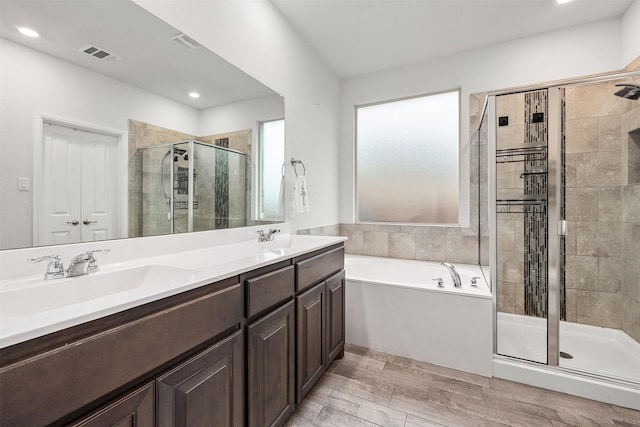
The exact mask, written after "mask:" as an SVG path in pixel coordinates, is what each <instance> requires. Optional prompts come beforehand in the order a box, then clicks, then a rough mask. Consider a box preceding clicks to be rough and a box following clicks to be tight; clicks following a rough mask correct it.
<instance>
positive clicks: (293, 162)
mask: <svg viewBox="0 0 640 427" xmlns="http://www.w3.org/2000/svg"><path fill="white" fill-rule="evenodd" d="M298 165H301V166H302V175H299V174H298ZM291 166H293V171H294V172H295V173H296V177H300V176H305V175H306V174H307V168H305V167H304V163H302V160H296V159H294V158H293V157H292V158H291Z"/></svg>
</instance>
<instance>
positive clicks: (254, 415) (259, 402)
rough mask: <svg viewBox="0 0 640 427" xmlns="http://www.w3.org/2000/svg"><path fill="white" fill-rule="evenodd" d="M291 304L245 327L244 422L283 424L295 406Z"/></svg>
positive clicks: (253, 425) (252, 425)
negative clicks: (245, 387)
mask: <svg viewBox="0 0 640 427" xmlns="http://www.w3.org/2000/svg"><path fill="white" fill-rule="evenodd" d="M294 334H295V318H294V304H293V301H289V302H288V303H286V304H285V305H283V306H282V307H280V308H278V309H276V310H274V311H272V312H271V313H269V314H267V315H266V316H264V317H262V318H260V319H258V320H256V321H255V322H253V323H251V324H250V325H249V326H248V327H247V418H248V419H247V425H248V426H250V427H257V426H277V425H282V424H284V422H285V421H286V419H287V418H288V417H289V415H291V413H292V412H293V410H294V409H295V395H294V378H295V377H294V375H295V373H294V372H295V371H294V366H295V353H294V340H295V338H294Z"/></svg>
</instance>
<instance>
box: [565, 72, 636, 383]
mask: <svg viewBox="0 0 640 427" xmlns="http://www.w3.org/2000/svg"><path fill="white" fill-rule="evenodd" d="M636 79H637V77H636ZM629 81H630V79H629V78H625V79H619V80H611V81H601V82H594V83H587V84H580V85H573V86H568V87H566V88H565V89H564V91H565V108H564V114H565V120H564V123H565V126H564V139H565V143H564V147H563V148H564V150H563V156H564V167H563V169H562V170H563V176H564V179H565V188H564V204H565V207H566V209H565V212H564V214H565V219H566V221H567V235H566V245H565V247H564V248H563V249H564V251H563V253H562V254H561V256H562V257H563V258H564V260H565V263H566V288H567V289H566V317H563V320H566V321H563V322H560V352H561V353H560V366H561V367H566V368H571V369H579V370H581V371H588V372H590V373H597V374H604V375H606V376H608V377H614V378H619V379H625V380H632V381H635V382H636V383H638V384H640V344H639V343H638V341H639V340H640V322H639V319H640V281H639V280H638V279H639V278H640V243H638V242H640V214H638V212H639V211H640V174H638V171H639V170H640V166H639V165H640V161H639V160H640V156H638V153H640V101H637V100H632V99H624V98H621V97H619V96H614V93H615V92H616V91H618V90H619V89H620V88H619V87H617V86H616V84H623V83H629ZM613 361H615V362H613Z"/></svg>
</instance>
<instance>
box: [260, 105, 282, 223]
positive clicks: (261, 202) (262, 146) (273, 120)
mask: <svg viewBox="0 0 640 427" xmlns="http://www.w3.org/2000/svg"><path fill="white" fill-rule="evenodd" d="M280 121H281V122H282V123H283V145H286V129H284V126H285V118H284V117H282V118H277V119H270V120H262V121H259V122H258V147H257V158H258V162H257V168H256V169H257V171H256V177H255V183H256V185H255V188H256V192H255V201H256V204H255V206H256V209H255V214H254V219H255V220H256V221H267V222H282V221H284V219H285V218H284V216H285V212H283V213H282V214H283V217H282V218H270V217H266V216H265V217H263V214H264V209H263V207H264V205H263V200H264V197H263V196H264V194H263V191H262V190H263V187H264V182H263V180H262V176H263V172H264V169H265V168H264V155H263V152H264V150H263V149H264V143H263V141H264V130H263V125H264V124H265V123H273V122H280ZM283 148H285V147H283ZM284 158H285V153H284V150H283V153H282V160H283V164H282V166H281V168H280V170H281V171H283V172H284V161H285V160H284Z"/></svg>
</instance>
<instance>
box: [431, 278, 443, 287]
mask: <svg viewBox="0 0 640 427" xmlns="http://www.w3.org/2000/svg"><path fill="white" fill-rule="evenodd" d="M431 280H433V281H434V282H438V287H439V288H444V283H442V277H436V278H435V279H431Z"/></svg>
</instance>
